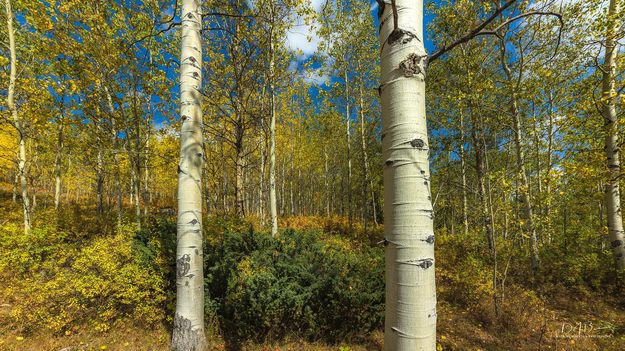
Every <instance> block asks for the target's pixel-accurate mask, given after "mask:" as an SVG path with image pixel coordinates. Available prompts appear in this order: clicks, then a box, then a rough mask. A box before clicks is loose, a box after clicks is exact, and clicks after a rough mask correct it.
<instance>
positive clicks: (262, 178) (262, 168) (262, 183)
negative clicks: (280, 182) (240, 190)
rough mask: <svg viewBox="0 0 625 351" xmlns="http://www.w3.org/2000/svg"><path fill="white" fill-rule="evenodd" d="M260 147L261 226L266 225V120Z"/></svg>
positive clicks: (261, 130) (259, 188) (259, 201)
mask: <svg viewBox="0 0 625 351" xmlns="http://www.w3.org/2000/svg"><path fill="white" fill-rule="evenodd" d="M260 125H261V127H260V133H259V141H258V142H259V144H258V145H259V148H260V169H259V172H258V217H259V218H260V226H261V227H264V226H265V202H264V196H265V150H264V148H263V146H264V145H265V133H263V128H264V127H263V126H264V120H262V119H261V122H260Z"/></svg>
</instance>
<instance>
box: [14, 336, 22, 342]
mask: <svg viewBox="0 0 625 351" xmlns="http://www.w3.org/2000/svg"><path fill="white" fill-rule="evenodd" d="M15 340H17V341H22V340H24V337H23V336H17V337H15Z"/></svg>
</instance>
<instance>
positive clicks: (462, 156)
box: [459, 108, 469, 236]
mask: <svg viewBox="0 0 625 351" xmlns="http://www.w3.org/2000/svg"><path fill="white" fill-rule="evenodd" d="M459 115H460V173H461V177H462V233H463V234H464V235H465V236H466V235H468V234H469V216H468V204H467V165H466V155H465V152H464V143H465V140H464V113H463V110H462V108H460V111H459Z"/></svg>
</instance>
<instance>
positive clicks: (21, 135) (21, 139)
mask: <svg viewBox="0 0 625 351" xmlns="http://www.w3.org/2000/svg"><path fill="white" fill-rule="evenodd" d="M5 8H6V14H7V35H8V37H9V51H10V60H9V62H10V64H11V70H10V73H9V89H8V94H7V107H8V109H9V111H11V117H12V119H13V123H14V124H15V129H17V135H18V151H17V172H18V174H19V180H20V187H21V191H22V210H23V212H24V232H25V233H26V234H29V233H30V230H31V221H30V198H29V197H28V178H27V176H28V174H27V173H28V170H27V169H26V131H25V123H24V121H23V120H22V119H20V117H19V114H18V111H17V106H16V105H15V86H16V82H17V49H16V48H15V32H14V30H13V9H12V7H11V0H6V1H5Z"/></svg>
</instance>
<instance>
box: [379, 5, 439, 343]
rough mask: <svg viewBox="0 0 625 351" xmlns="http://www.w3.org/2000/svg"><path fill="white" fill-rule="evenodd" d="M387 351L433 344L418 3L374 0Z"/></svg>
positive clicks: (431, 260)
mask: <svg viewBox="0 0 625 351" xmlns="http://www.w3.org/2000/svg"><path fill="white" fill-rule="evenodd" d="M379 3H380V4H381V6H380V8H379V12H378V14H379V16H380V23H381V28H380V45H381V47H382V50H381V55H380V61H381V66H382V67H381V74H382V79H381V85H380V95H381V105H382V157H383V160H384V235H385V243H386V257H385V266H386V318H385V329H384V348H385V350H388V351H413V350H428V351H433V350H435V349H436V288H435V280H434V266H435V262H434V229H433V219H434V214H433V208H432V198H431V193H430V169H429V162H428V152H429V143H428V136H427V126H426V116H425V73H426V66H427V54H426V51H425V47H424V44H423V43H424V37H423V1H422V0H395V1H393V2H392V4H389V3H384V2H379Z"/></svg>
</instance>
